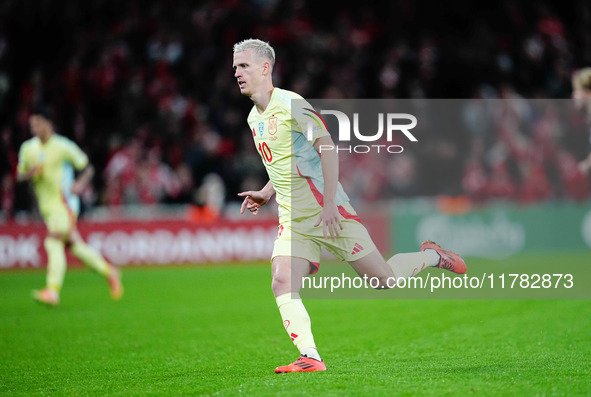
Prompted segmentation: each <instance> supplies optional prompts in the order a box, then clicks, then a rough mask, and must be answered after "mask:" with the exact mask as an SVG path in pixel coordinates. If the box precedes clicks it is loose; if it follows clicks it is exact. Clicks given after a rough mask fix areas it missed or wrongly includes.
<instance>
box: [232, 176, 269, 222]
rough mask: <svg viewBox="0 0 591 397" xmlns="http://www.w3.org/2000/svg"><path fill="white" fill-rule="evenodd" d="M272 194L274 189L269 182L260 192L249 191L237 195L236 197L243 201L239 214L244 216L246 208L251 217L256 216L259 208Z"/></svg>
mask: <svg viewBox="0 0 591 397" xmlns="http://www.w3.org/2000/svg"><path fill="white" fill-rule="evenodd" d="M274 194H275V188H274V187H273V183H271V181H269V182H267V184H266V185H265V187H264V188H262V189H261V190H258V191H253V190H249V191H247V192H242V193H238V196H240V197H244V201H243V202H242V206H241V207H240V213H241V214H244V209H245V208H246V209H247V210H249V211H250V212H252V214H253V215H256V214H257V213H258V212H259V208H261V207H262V206H263V205H265V204H267V203H268V202H269V200H270V199H271V197H273V195H274Z"/></svg>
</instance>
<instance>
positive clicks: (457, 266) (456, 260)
mask: <svg viewBox="0 0 591 397" xmlns="http://www.w3.org/2000/svg"><path fill="white" fill-rule="evenodd" d="M419 249H420V250H421V251H424V250H426V249H433V250H435V251H437V253H438V254H439V256H440V258H441V259H439V265H437V267H438V268H439V269H445V270H449V271H452V272H454V273H458V274H464V273H466V270H467V268H466V262H464V260H463V259H462V257H460V256H459V255H458V254H456V253H455V252H451V251H448V250H445V249H443V248H441V247H440V246H439V245H437V244H435V243H434V242H433V241H429V240H427V241H425V242H423V244H421V246H420V248H419Z"/></svg>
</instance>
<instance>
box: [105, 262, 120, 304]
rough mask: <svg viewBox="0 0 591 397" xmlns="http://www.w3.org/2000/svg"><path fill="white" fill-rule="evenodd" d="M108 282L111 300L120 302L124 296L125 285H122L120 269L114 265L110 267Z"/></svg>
mask: <svg viewBox="0 0 591 397" xmlns="http://www.w3.org/2000/svg"><path fill="white" fill-rule="evenodd" d="M107 282H108V283H109V292H110V293H111V298H113V300H116V301H118V300H119V299H121V297H122V296H123V284H122V283H121V275H120V274H119V269H118V268H116V267H115V266H113V265H110V266H109V275H108V276H107Z"/></svg>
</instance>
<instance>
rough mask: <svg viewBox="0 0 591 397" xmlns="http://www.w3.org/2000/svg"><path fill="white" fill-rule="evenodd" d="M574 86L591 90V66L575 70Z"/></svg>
mask: <svg viewBox="0 0 591 397" xmlns="http://www.w3.org/2000/svg"><path fill="white" fill-rule="evenodd" d="M573 86H574V87H575V88H582V89H584V90H587V91H591V68H583V69H579V70H577V71H576V72H574V73H573Z"/></svg>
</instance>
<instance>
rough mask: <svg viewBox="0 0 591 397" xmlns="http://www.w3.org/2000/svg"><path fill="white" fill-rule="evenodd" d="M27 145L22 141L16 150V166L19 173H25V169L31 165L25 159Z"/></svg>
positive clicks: (27, 169)
mask: <svg viewBox="0 0 591 397" xmlns="http://www.w3.org/2000/svg"><path fill="white" fill-rule="evenodd" d="M28 147H29V146H28V145H27V143H26V142H25V143H23V144H22V145H21V147H20V149H19V151H18V166H17V172H18V173H19V174H25V173H27V171H29V168H30V167H31V165H30V164H29V161H28V159H27V148H28Z"/></svg>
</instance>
